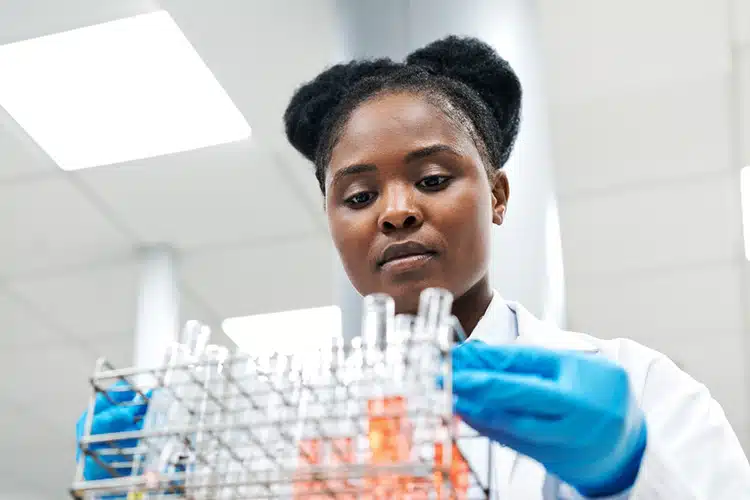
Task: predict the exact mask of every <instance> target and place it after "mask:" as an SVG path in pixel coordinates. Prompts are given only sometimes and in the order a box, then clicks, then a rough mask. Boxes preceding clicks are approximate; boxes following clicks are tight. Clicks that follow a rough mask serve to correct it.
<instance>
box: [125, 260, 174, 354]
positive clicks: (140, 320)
mask: <svg viewBox="0 0 750 500" xmlns="http://www.w3.org/2000/svg"><path fill="white" fill-rule="evenodd" d="M138 258H139V260H140V289H139V290H138V309H137V312H136V331H135V349H134V353H135V359H134V364H135V366H137V367H144V368H145V367H153V366H157V365H160V364H161V363H162V361H163V359H164V352H165V349H166V347H167V346H168V345H169V343H170V342H171V341H173V340H176V339H177V335H178V330H179V327H180V325H179V322H180V313H179V303H180V300H179V296H180V292H179V287H178V284H177V277H176V273H175V256H174V252H173V250H172V249H171V248H169V247H168V246H151V247H145V248H142V249H140V250H139V251H138Z"/></svg>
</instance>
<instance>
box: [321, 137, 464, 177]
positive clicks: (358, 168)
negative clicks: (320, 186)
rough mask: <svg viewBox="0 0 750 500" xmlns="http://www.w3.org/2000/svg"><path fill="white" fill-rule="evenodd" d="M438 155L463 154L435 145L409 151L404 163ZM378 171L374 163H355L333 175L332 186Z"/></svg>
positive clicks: (445, 146)
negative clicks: (348, 178) (344, 180)
mask: <svg viewBox="0 0 750 500" xmlns="http://www.w3.org/2000/svg"><path fill="white" fill-rule="evenodd" d="M438 153H450V154H452V155H455V156H461V153H459V152H458V151H456V150H455V149H454V148H452V147H451V146H448V145H447V144H433V145H432V146H427V147H424V148H419V149H415V150H414V151H409V152H408V153H406V155H404V163H413V162H415V161H418V160H422V159H424V158H427V157H428V156H432V155H434V154H438ZM376 170H377V167H376V166H375V165H374V164H372V163H355V164H353V165H349V166H347V167H344V168H341V169H339V170H337V171H336V173H334V174H333V177H332V178H331V186H335V185H336V184H337V183H339V182H341V181H342V180H343V179H345V178H346V177H351V176H353V175H358V174H364V173H370V172H375V171H376Z"/></svg>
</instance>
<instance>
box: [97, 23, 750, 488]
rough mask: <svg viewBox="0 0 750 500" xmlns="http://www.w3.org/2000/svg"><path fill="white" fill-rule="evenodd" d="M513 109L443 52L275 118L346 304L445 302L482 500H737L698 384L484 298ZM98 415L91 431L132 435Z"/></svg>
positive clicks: (462, 42) (323, 78) (718, 429)
mask: <svg viewBox="0 0 750 500" xmlns="http://www.w3.org/2000/svg"><path fill="white" fill-rule="evenodd" d="M520 109H521V85H520V83H519V81H518V79H517V77H516V76H515V74H514V73H513V70H512V69H511V68H510V66H509V65H508V63H507V62H505V61H504V60H503V59H501V58H500V57H499V56H498V55H497V54H496V53H495V52H494V51H493V50H492V49H491V48H490V47H489V46H488V45H486V44H484V43H482V42H480V41H478V40H475V39H467V38H457V37H448V38H446V39H443V40H440V41H437V42H434V43H432V44H430V45H428V46H426V47H425V48H423V49H420V50H418V51H416V52H414V53H413V54H411V55H410V56H409V57H408V58H407V59H406V62H405V63H397V62H393V61H391V60H388V59H381V60H376V61H354V62H350V63H348V64H341V65H337V66H334V67H332V68H330V69H328V70H326V71H324V72H323V73H321V74H320V75H319V76H318V77H317V78H315V79H314V80H313V81H311V82H310V83H308V84H306V85H304V86H303V87H301V88H300V89H299V90H298V91H297V92H296V94H295V95H294V97H293V98H292V100H291V102H290V104H289V107H288V109H287V111H286V113H285V116H284V119H285V124H286V132H287V136H288V138H289V140H290V142H291V143H292V145H293V146H294V147H295V148H296V149H297V150H298V151H300V152H301V153H302V154H303V155H304V156H305V157H306V158H308V159H309V160H310V161H311V162H312V163H313V164H314V167H315V174H316V177H317V180H318V183H319V185H320V189H321V192H322V193H323V197H324V200H325V208H326V214H327V217H328V222H329V226H330V230H331V235H332V237H333V240H334V243H335V245H336V248H337V249H338V252H339V254H340V256H341V260H342V262H343V264H344V267H345V269H346V271H347V274H348V276H349V278H350V280H351V282H352V283H353V284H354V286H355V287H356V288H357V290H358V291H359V292H360V293H361V294H363V295H366V294H370V293H374V292H381V293H386V294H389V295H391V296H392V297H393V298H394V300H395V303H396V310H397V312H399V313H413V312H415V310H416V307H417V302H418V297H419V294H420V292H421V291H422V290H424V289H425V288H427V287H440V288H445V289H447V290H449V291H451V292H452V293H453V295H454V296H455V297H456V299H455V304H454V311H453V312H454V314H455V315H456V316H457V317H458V319H459V320H460V321H461V323H462V325H463V327H464V329H465V331H466V332H467V333H468V334H469V335H470V341H469V342H466V343H465V344H463V345H462V346H460V347H458V348H456V349H455V351H454V381H453V387H454V393H455V405H456V411H457V413H458V414H459V415H460V416H461V417H462V419H463V420H464V421H465V422H466V423H467V424H469V425H470V426H471V427H473V428H474V429H476V430H477V431H478V432H479V433H480V434H483V435H484V436H486V437H488V438H489V439H490V440H492V441H493V442H495V443H497V444H499V445H502V447H500V446H497V447H496V449H495V452H494V455H493V457H494V459H495V461H494V464H495V465H494V469H495V472H496V474H495V475H496V478H497V481H496V484H495V486H496V488H497V490H498V491H497V493H498V497H499V498H513V499H526V498H541V497H542V492H544V495H545V498H617V499H620V498H634V499H649V500H650V499H659V500H677V499H685V500H689V499H696V500H698V499H700V500H703V499H712V500H721V499H732V500H736V499H741V498H750V466H748V462H747V459H746V458H745V456H744V454H743V452H742V450H741V448H740V445H739V443H738V441H737V438H736V436H735V435H734V433H733V431H732V429H731V427H730V426H729V423H728V422H727V420H726V418H725V417H724V414H723V412H722V410H721V408H720V407H719V405H718V404H717V403H716V402H715V401H714V400H713V399H712V398H711V397H710V395H709V394H708V392H707V391H706V389H705V388H704V387H703V386H702V385H700V384H699V383H697V382H695V381H694V380H692V379H691V378H690V377H688V376H687V375H686V374H684V373H683V372H681V371H680V370H679V369H678V368H677V367H676V366H675V365H674V364H673V363H671V362H670V361H669V360H668V359H667V358H666V357H665V356H663V355H661V354H659V353H656V352H654V351H651V350H649V349H647V348H645V347H643V346H640V345H638V344H636V343H635V342H632V341H628V340H615V341H602V340H598V339H596V338H593V337H590V336H586V335H582V334H575V333H570V332H564V331H560V330H558V329H556V328H554V327H552V326H550V325H547V324H544V323H542V322H539V321H538V320H536V319H535V318H533V317H532V316H531V315H530V314H529V313H528V312H526V311H525V310H524V309H523V308H522V307H521V306H520V305H518V304H514V303H511V302H505V301H504V300H503V299H502V298H501V297H500V296H499V295H498V294H497V293H495V292H493V290H492V288H491V286H490V283H489V280H488V265H489V255H490V250H489V246H490V232H491V230H492V226H493V225H501V224H502V223H503V219H504V217H505V210H506V206H507V203H508V197H509V185H508V179H507V177H506V175H505V172H504V171H503V170H502V167H503V165H504V164H505V162H506V161H507V159H508V157H509V155H510V153H511V150H512V147H513V143H514V141H515V138H516V135H517V132H518V128H519V121H520V114H521V113H520ZM131 396H132V395H131ZM126 397H130V396H126ZM108 411H110V410H109V409H108V407H107V404H106V403H103V404H102V405H101V407H100V408H98V409H97V410H96V416H95V418H94V427H95V428H102V429H107V430H112V429H113V428H117V429H123V428H129V427H132V426H133V424H132V422H133V419H132V415H131V414H129V413H128V414H124V413H123V412H124V411H125V410H122V409H117V410H116V411H117V412H119V413H108ZM112 411H114V410H112ZM136 411H141V410H138V409H137V407H131V409H128V410H127V412H136ZM530 459H533V460H530ZM87 470H88V471H90V472H89V474H88V475H89V476H90V477H92V478H94V477H101V476H100V472H101V471H99V470H97V469H96V465H95V464H90V466H89V464H87Z"/></svg>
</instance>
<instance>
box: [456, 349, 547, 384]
mask: <svg viewBox="0 0 750 500" xmlns="http://www.w3.org/2000/svg"><path fill="white" fill-rule="evenodd" d="M452 361H453V369H454V370H457V371H461V370H489V371H492V372H507V373H519V374H527V375H536V376H538V377H540V378H544V379H551V380H554V379H556V378H557V376H558V374H559V371H560V356H559V354H558V353H557V352H555V351H552V350H549V349H545V348H541V347H532V346H523V345H500V346H493V345H489V344H485V343H484V342H477V341H474V342H471V341H470V342H466V343H464V344H462V345H460V346H459V347H457V348H455V349H454V350H453V356H452Z"/></svg>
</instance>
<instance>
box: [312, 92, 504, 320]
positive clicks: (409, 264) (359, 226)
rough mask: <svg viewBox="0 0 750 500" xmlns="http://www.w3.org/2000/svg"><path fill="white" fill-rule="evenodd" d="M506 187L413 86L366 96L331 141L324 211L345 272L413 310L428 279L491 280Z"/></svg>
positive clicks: (400, 308) (436, 282) (435, 283)
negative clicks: (494, 230) (494, 236)
mask: <svg viewBox="0 0 750 500" xmlns="http://www.w3.org/2000/svg"><path fill="white" fill-rule="evenodd" d="M507 194H508V185H507V180H506V178H505V176H504V174H503V173H502V172H499V173H498V174H496V175H495V176H494V178H493V179H490V178H489V177H488V175H487V170H486V168H485V166H484V163H483V161H482V158H481V156H480V154H479V151H478V150H477V147H476V146H475V144H474V141H473V140H472V139H471V137H470V136H469V135H468V133H467V132H466V131H464V130H462V128H461V127H460V126H458V125H456V124H455V122H453V121H451V120H450V119H449V118H448V117H447V116H446V115H445V114H444V112H443V111H441V110H440V109H439V108H437V107H436V106H435V105H433V104H430V103H429V102H428V101H426V100H425V99H424V98H422V97H420V96H418V95H415V94H411V93H406V92H404V93H395V94H386V95H383V96H378V97H376V98H373V99H371V100H369V101H366V102H365V103H363V104H361V105H360V106H359V107H358V108H356V109H355V110H354V112H353V113H352V114H351V117H350V118H349V121H348V122H347V123H346V125H345V127H344V129H343V131H342V134H341V137H340V138H339V141H338V142H337V143H336V145H335V147H334V148H333V152H332V155H331V161H330V164H329V167H328V171H327V172H326V212H327V214H328V223H329V226H330V230H331V235H332V237H333V241H334V243H335V245H336V248H337V249H338V252H339V254H340V256H341V260H342V262H343V264H344V268H345V269H346V272H347V274H348V275H349V279H350V280H351V282H352V284H353V285H354V287H355V288H356V289H357V290H358V291H359V292H360V293H361V294H362V295H368V294H371V293H375V292H381V293H386V294H388V295H390V296H392V297H393V298H394V299H395V301H396V311H397V312H414V311H416V307H417V304H418V301H419V294H420V292H421V291H422V290H424V289H425V288H428V287H440V288H445V289H447V290H449V291H451V292H452V293H453V295H454V296H455V297H461V296H463V295H464V294H466V293H467V292H468V291H470V290H472V288H473V287H477V286H481V285H484V286H487V280H486V276H487V266H488V259H489V247H490V230H491V227H492V224H493V222H494V223H497V224H500V223H501V222H502V218H503V214H504V210H505V203H506V200H507Z"/></svg>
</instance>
